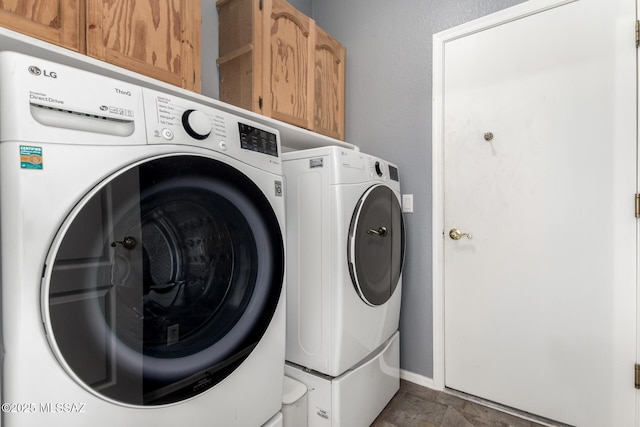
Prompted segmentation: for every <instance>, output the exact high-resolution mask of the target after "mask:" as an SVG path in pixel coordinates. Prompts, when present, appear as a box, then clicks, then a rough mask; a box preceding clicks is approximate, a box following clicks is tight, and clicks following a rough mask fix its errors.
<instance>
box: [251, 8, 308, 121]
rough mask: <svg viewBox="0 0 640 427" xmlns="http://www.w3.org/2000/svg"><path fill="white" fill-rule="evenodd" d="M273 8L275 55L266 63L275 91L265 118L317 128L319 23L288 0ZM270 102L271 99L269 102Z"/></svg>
mask: <svg viewBox="0 0 640 427" xmlns="http://www.w3.org/2000/svg"><path fill="white" fill-rule="evenodd" d="M266 5H267V9H266V10H269V8H268V7H269V5H271V8H270V9H271V34H270V41H271V49H270V50H271V54H270V55H268V57H267V58H266V61H265V64H264V66H265V69H266V70H267V73H268V74H269V75H270V87H271V91H270V93H268V94H265V95H267V98H268V99H267V103H268V107H267V109H268V108H270V109H271V111H266V110H267V109H265V111H264V114H265V115H270V116H271V117H273V118H274V119H278V120H282V121H284V122H287V123H291V124H294V125H297V126H301V127H304V128H307V129H311V128H312V125H313V74H312V73H313V71H312V70H313V55H312V50H313V46H314V36H315V31H314V27H315V23H314V21H313V20H312V19H310V18H309V17H308V16H305V15H304V14H303V13H302V12H300V11H298V10H297V9H295V8H294V7H293V6H291V5H290V4H289V3H287V2H286V1H284V0H267V1H266ZM269 98H270V99H269Z"/></svg>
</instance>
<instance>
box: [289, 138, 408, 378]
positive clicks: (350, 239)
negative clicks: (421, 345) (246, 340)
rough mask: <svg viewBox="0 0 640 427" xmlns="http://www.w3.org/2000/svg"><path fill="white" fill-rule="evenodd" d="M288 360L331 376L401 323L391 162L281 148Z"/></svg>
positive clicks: (400, 247)
mask: <svg viewBox="0 0 640 427" xmlns="http://www.w3.org/2000/svg"><path fill="white" fill-rule="evenodd" d="M283 172H284V175H285V181H286V189H287V193H286V206H287V247H288V250H287V283H288V288H287V298H288V299H287V301H288V302H287V352H286V359H287V361H289V362H292V363H295V364H298V365H301V366H304V367H305V368H307V369H311V370H315V371H318V372H321V373H323V374H326V375H330V376H332V377H337V376H338V375H340V374H342V373H344V372H345V371H346V370H347V369H349V368H351V367H353V366H354V365H356V364H357V363H358V362H360V361H362V360H363V359H364V358H366V357H367V356H368V355H369V354H370V353H372V352H373V351H374V350H376V349H377V348H378V347H379V346H381V345H382V344H383V343H385V342H386V341H387V340H388V339H389V338H390V337H391V336H392V335H393V333H394V332H395V331H396V330H397V329H398V323H399V317H400V297H401V272H402V265H403V260H404V222H403V218H402V209H401V206H400V182H399V179H398V168H397V167H396V166H395V165H393V164H391V163H389V162H386V161H384V160H382V159H379V158H376V157H374V156H371V155H367V154H364V153H361V152H358V151H354V150H348V149H344V148H339V147H321V148H314V149H310V150H301V151H294V152H288V153H285V154H284V155H283Z"/></svg>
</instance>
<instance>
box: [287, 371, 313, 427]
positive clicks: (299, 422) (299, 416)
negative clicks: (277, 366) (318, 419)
mask: <svg viewBox="0 0 640 427" xmlns="http://www.w3.org/2000/svg"><path fill="white" fill-rule="evenodd" d="M282 418H283V423H282V425H283V427H307V386H306V385H304V384H302V383H301V382H300V381H297V380H294V379H293V378H290V377H287V376H285V377H284V388H283V391H282Z"/></svg>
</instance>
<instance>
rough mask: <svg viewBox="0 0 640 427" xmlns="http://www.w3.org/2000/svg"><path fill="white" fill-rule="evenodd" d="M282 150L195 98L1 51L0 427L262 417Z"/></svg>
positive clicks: (279, 368) (271, 375)
mask: <svg viewBox="0 0 640 427" xmlns="http://www.w3.org/2000/svg"><path fill="white" fill-rule="evenodd" d="M280 149H281V147H280V141H279V136H278V133H277V131H275V130H273V129H269V128H267V127H264V126H262V125H259V124H257V123H252V122H250V121H247V120H240V119H238V118H237V117H234V116H232V115H229V114H226V113H224V112H222V111H218V110H216V109H214V108H212V107H210V106H205V105H201V104H196V103H194V102H192V101H189V100H188V99H183V98H180V97H177V96H174V95H168V94H164V93H160V92H156V91H153V90H148V89H146V88H141V87H137V86H134V85H131V84H127V83H124V82H120V81H117V80H113V79H109V78H106V77H102V76H98V75H94V74H90V73H87V72H84V71H80V70H77V69H73V68H70V67H66V66H63V65H60V64H55V63H51V62H47V61H44V60H41V59H37V58H32V57H28V56H23V55H20V54H16V53H12V52H2V53H0V209H1V210H0V235H1V236H2V243H1V246H0V255H1V258H0V259H1V266H2V270H1V281H0V285H1V288H0V289H1V293H2V298H1V304H2V305H1V315H2V319H1V325H0V331H1V334H2V337H1V338H2V340H1V343H2V348H1V353H0V354H2V370H1V373H2V377H1V381H2V396H1V400H2V402H3V405H2V414H1V416H2V425H3V426H7V427H19V426H35V425H40V426H45V425H46V426H65V427H70V426H88V425H91V426H94V427H101V426H114V425H153V426H176V425H180V426H210V425H219V426H250V427H255V426H259V425H262V424H263V423H265V422H267V421H268V420H270V419H272V417H274V416H276V417H277V414H278V412H279V410H280V407H281V396H282V380H283V371H284V367H283V364H284V345H285V344H284V331H285V323H284V322H285V318H284V309H285V307H284V295H283V294H284V292H282V290H283V282H284V277H283V276H284V241H283V236H284V233H283V230H284V213H285V212H284V201H283V197H282V165H281V156H280Z"/></svg>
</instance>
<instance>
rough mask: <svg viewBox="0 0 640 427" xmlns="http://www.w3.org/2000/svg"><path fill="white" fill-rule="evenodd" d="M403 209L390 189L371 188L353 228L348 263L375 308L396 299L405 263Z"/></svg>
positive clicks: (360, 203)
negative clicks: (393, 296)
mask: <svg viewBox="0 0 640 427" xmlns="http://www.w3.org/2000/svg"><path fill="white" fill-rule="evenodd" d="M404 239H405V236H404V221H403V218H402V208H401V207H400V203H399V202H398V199H397V197H396V196H395V194H394V193H393V191H392V190H391V189H390V188H389V187H387V186H386V185H380V184H378V185H374V186H372V187H369V188H368V189H367V191H365V193H364V194H363V195H362V197H361V198H360V200H359V201H358V204H357V205H356V208H355V210H354V213H353V216H352V218H351V224H350V227H349V239H348V250H347V253H348V263H349V274H350V275H351V281H352V282H353V285H354V287H355V289H356V292H357V293H358V295H359V296H360V298H362V300H363V301H364V302H365V303H367V304H368V305H371V306H379V305H383V304H384V303H386V302H387V301H388V300H389V298H391V296H392V295H393V292H394V291H395V289H396V287H397V285H398V282H399V281H400V275H401V273H402V265H403V263H404V246H405V242H404Z"/></svg>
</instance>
